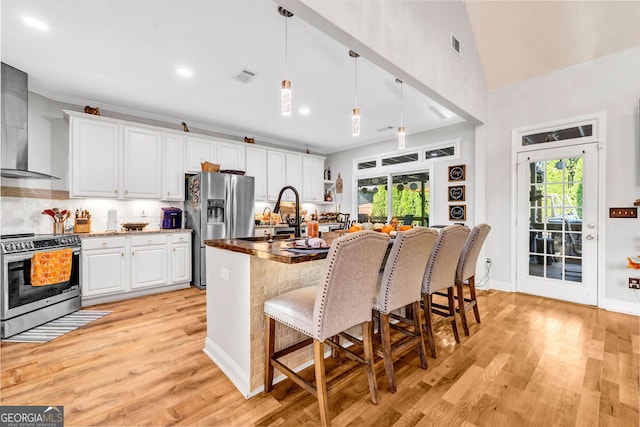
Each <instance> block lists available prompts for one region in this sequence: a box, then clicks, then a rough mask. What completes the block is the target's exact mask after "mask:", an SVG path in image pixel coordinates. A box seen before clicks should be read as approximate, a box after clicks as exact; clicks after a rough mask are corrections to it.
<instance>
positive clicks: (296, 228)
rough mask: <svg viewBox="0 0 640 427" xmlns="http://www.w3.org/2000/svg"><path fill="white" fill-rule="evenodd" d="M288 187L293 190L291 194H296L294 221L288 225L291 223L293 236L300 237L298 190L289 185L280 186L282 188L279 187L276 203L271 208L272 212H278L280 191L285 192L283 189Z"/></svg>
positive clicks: (280, 197)
mask: <svg viewBox="0 0 640 427" xmlns="http://www.w3.org/2000/svg"><path fill="white" fill-rule="evenodd" d="M287 189H290V190H292V191H293V194H295V196H296V218H295V222H294V223H289V225H293V230H294V231H293V232H294V236H295V237H301V234H300V195H299V194H298V190H296V189H295V188H294V187H292V186H290V185H285V186H284V187H282V189H280V193H279V194H278V201H277V202H276V205H275V206H274V208H273V213H280V200H281V199H282V193H284V192H285V190H287Z"/></svg>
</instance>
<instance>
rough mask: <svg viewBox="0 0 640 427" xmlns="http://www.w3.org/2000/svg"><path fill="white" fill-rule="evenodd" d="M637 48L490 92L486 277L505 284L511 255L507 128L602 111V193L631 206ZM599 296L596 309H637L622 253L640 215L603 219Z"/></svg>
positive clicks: (637, 244)
mask: <svg viewBox="0 0 640 427" xmlns="http://www.w3.org/2000/svg"><path fill="white" fill-rule="evenodd" d="M638 76H640V48H634V49H630V50H626V51H623V52H620V53H617V54H613V55H610V56H606V57H602V58H599V59H597V60H594V61H591V62H587V63H583V64H579V65H576V66H573V67H569V68H567V69H564V70H560V71H557V72H554V73H549V74H546V75H543V76H540V77H536V78H533V79H530V80H527V81H524V82H521V83H518V84H514V85H511V86H507V87H503V88H499V89H496V90H493V91H491V92H490V93H489V108H490V120H489V122H488V124H487V125H486V127H487V136H488V137H487V141H488V143H487V144H486V147H485V148H486V151H485V154H486V163H485V165H486V168H485V170H486V175H485V179H486V189H485V191H486V221H487V222H488V223H489V224H499V225H500V226H499V227H494V228H493V229H492V231H491V233H492V239H489V240H488V241H487V244H486V256H488V257H490V258H492V259H493V269H492V280H493V281H497V282H501V283H509V282H510V281H511V275H512V269H515V266H513V265H511V262H510V261H511V253H512V251H514V250H515V248H513V247H512V246H511V240H510V239H511V237H510V236H511V229H512V227H513V225H512V221H511V216H512V212H511V205H512V200H511V187H510V183H511V169H512V168H511V152H512V147H511V130H512V129H514V128H518V127H522V126H527V125H534V124H538V123H544V122H549V121H555V120H561V119H563V118H569V117H574V116H581V115H585V114H590V113H597V112H605V113H606V171H604V172H605V182H606V184H605V185H606V189H605V192H606V195H605V200H604V201H603V203H604V205H605V206H606V210H607V213H608V208H609V207H626V206H632V205H633V201H634V200H635V199H637V198H640V181H639V172H638V168H639V161H638V159H639V158H640V155H639V150H640V137H639V130H638V121H639V112H638V100H639V99H640V78H638ZM598 237H599V238H600V239H605V253H604V254H601V255H602V256H604V265H605V280H604V283H602V284H600V285H601V286H604V287H605V289H604V295H605V300H604V301H599V303H598V304H599V306H601V307H604V308H610V309H614V310H619V311H626V312H632V313H636V314H640V302H639V301H640V295H639V293H638V292H634V291H631V290H629V289H628V284H627V282H628V277H637V276H640V274H639V273H638V272H637V271H634V270H630V269H627V268H626V264H627V262H626V258H627V257H628V256H632V255H633V256H638V255H640V219H610V218H607V219H606V226H605V229H604V230H599V236H598Z"/></svg>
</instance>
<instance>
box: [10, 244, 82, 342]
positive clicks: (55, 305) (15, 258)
mask: <svg viewBox="0 0 640 427" xmlns="http://www.w3.org/2000/svg"><path fill="white" fill-rule="evenodd" d="M0 248H1V252H0V254H1V255H0V256H1V258H2V276H1V280H2V281H1V286H0V297H1V300H0V324H1V328H0V335H1V337H2V338H7V337H10V336H12V335H15V334H17V333H20V332H23V331H26V330H27V329H31V328H33V327H35V326H38V325H41V324H43V323H46V322H49V321H51V320H53V319H57V318H58V317H61V316H64V315H66V314H69V313H72V312H74V311H76V310H79V309H80V307H81V305H82V302H81V295H80V237H78V236H75V235H71V234H70V235H61V236H53V235H33V234H22V235H6V236H2V239H1V240H0ZM64 248H71V249H72V252H71V273H70V275H69V277H68V280H60V281H58V282H54V283H46V284H45V285H41V286H34V285H32V281H31V280H32V276H31V275H32V268H31V264H32V260H33V258H34V255H35V254H36V253H38V252H53V251H57V250H59V249H64ZM67 256H68V254H67ZM41 259H46V257H43V258H41ZM67 260H68V258H67Z"/></svg>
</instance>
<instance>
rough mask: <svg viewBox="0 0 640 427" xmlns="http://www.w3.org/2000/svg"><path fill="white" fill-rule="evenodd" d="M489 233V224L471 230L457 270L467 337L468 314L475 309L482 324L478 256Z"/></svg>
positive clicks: (460, 303)
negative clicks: (478, 283)
mask: <svg viewBox="0 0 640 427" xmlns="http://www.w3.org/2000/svg"><path fill="white" fill-rule="evenodd" d="M489 231H491V227H490V226H489V225H488V224H478V225H476V226H475V227H473V228H472V229H471V232H470V233H469V236H468V237H467V241H466V242H465V244H464V247H463V248H462V253H461V254H460V260H459V261H458V268H457V270H456V289H457V293H458V295H457V300H458V312H459V313H460V322H461V323H462V328H463V329H464V334H465V335H467V336H468V335H469V325H468V324H467V314H466V312H467V311H469V310H471V309H472V308H473V314H474V316H475V318H476V322H478V323H480V311H479V310H478V302H477V300H476V265H477V264H478V255H480V250H481V249H482V245H484V241H485V240H486V239H487V235H488V234H489ZM465 283H466V285H468V286H469V298H465V296H464V285H465Z"/></svg>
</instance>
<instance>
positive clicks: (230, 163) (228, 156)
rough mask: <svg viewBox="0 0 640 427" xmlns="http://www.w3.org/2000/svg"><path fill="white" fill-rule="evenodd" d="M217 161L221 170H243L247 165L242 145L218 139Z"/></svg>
mask: <svg viewBox="0 0 640 427" xmlns="http://www.w3.org/2000/svg"><path fill="white" fill-rule="evenodd" d="M218 163H219V164H220V169H223V170H237V171H244V170H245V168H246V166H247V165H246V163H245V147H244V145H243V144H241V143H231V142H222V141H218Z"/></svg>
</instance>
